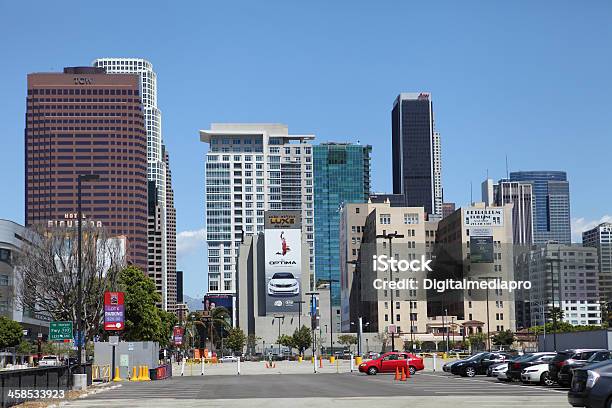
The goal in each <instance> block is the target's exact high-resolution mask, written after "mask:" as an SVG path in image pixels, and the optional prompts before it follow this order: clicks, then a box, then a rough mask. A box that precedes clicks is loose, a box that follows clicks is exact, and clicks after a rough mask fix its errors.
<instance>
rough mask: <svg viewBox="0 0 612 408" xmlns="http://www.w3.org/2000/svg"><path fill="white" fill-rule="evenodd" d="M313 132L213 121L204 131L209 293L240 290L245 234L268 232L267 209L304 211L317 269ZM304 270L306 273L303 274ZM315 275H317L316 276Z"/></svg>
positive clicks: (307, 238)
mask: <svg viewBox="0 0 612 408" xmlns="http://www.w3.org/2000/svg"><path fill="white" fill-rule="evenodd" d="M313 139H314V136H313V135H290V134H289V131H288V128H287V126H286V125H283V124H257V123H255V124H248V123H243V124H240V123H237V124H232V123H224V124H219V123H213V124H212V125H211V128H210V129H209V130H201V131H200V140H201V141H202V142H204V143H207V144H209V145H210V148H209V150H208V153H207V154H206V241H207V244H208V291H209V292H213V293H228V294H232V293H235V291H236V259H237V255H238V248H239V246H240V243H241V242H242V239H243V235H244V234H247V235H248V234H256V233H258V232H263V230H264V211H266V210H300V211H301V212H302V233H303V239H304V240H305V241H307V242H308V244H309V247H310V269H311V271H313V270H314V257H315V254H314V200H313V196H314V191H313V163H312V146H311V144H310V141H311V140H313ZM302 273H304V272H302ZM312 278H313V279H314V277H312Z"/></svg>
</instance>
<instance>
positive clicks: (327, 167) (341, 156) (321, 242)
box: [313, 143, 372, 306]
mask: <svg viewBox="0 0 612 408" xmlns="http://www.w3.org/2000/svg"><path fill="white" fill-rule="evenodd" d="M371 151H372V146H369V145H366V146H362V145H359V144H349V143H323V144H320V145H318V146H313V161H314V198H315V200H314V202H315V205H314V208H315V213H314V222H315V225H316V228H315V271H316V277H317V280H326V279H330V278H331V279H332V280H337V282H333V284H332V305H334V306H340V232H339V228H340V211H339V208H340V206H341V205H342V204H347V203H363V202H366V201H367V199H368V194H369V193H370V152H371Z"/></svg>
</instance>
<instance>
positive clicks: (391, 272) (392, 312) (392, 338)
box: [376, 231, 404, 351]
mask: <svg viewBox="0 0 612 408" xmlns="http://www.w3.org/2000/svg"><path fill="white" fill-rule="evenodd" d="M376 238H382V239H387V240H389V259H390V260H391V259H393V238H404V236H403V235H401V234H398V233H397V231H395V232H394V233H392V234H378V235H376ZM392 280H393V268H392V267H391V265H389V282H391V281H392ZM389 291H390V292H391V324H392V325H393V326H395V316H394V314H395V312H394V311H393V290H392V289H389ZM391 351H395V333H393V332H392V333H391Z"/></svg>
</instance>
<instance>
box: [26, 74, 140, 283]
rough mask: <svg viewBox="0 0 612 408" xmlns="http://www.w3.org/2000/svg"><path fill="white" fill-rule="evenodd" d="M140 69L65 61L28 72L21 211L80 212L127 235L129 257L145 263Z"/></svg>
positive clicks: (52, 219) (34, 218) (49, 216)
mask: <svg viewBox="0 0 612 408" xmlns="http://www.w3.org/2000/svg"><path fill="white" fill-rule="evenodd" d="M139 88H140V86H139V78H138V75H130V74H126V75H119V74H113V75H107V74H105V72H104V69H103V68H89V67H75V68H65V69H64V72H63V73H36V74H29V75H28V96H27V112H26V129H25V155H26V159H25V167H26V177H25V183H26V185H25V219H26V224H27V225H32V224H36V223H45V224H48V225H53V224H55V223H56V222H57V223H61V222H64V221H65V220H66V219H69V220H70V221H72V219H71V218H76V216H75V213H76V209H77V177H78V175H79V174H97V175H99V176H100V179H99V180H98V181H94V182H87V183H84V184H83V193H82V206H83V216H84V217H86V218H87V219H90V220H95V221H98V222H100V223H101V224H102V225H103V226H104V227H106V228H107V230H108V232H109V233H110V234H112V235H125V236H127V238H128V251H127V255H128V260H129V261H131V262H132V263H134V264H135V265H137V266H139V267H141V268H142V270H143V271H146V266H147V135H146V129H145V124H144V118H143V113H142V108H141V101H140V95H139Z"/></svg>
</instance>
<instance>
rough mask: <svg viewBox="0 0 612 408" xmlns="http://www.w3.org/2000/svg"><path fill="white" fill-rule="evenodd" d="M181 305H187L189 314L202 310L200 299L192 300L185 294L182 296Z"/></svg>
mask: <svg viewBox="0 0 612 408" xmlns="http://www.w3.org/2000/svg"><path fill="white" fill-rule="evenodd" d="M183 303H186V304H187V307H188V308H189V311H190V312H193V311H196V310H202V308H203V306H202V299H201V298H200V299H197V298H192V297H191V296H187V295H185V294H183Z"/></svg>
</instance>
